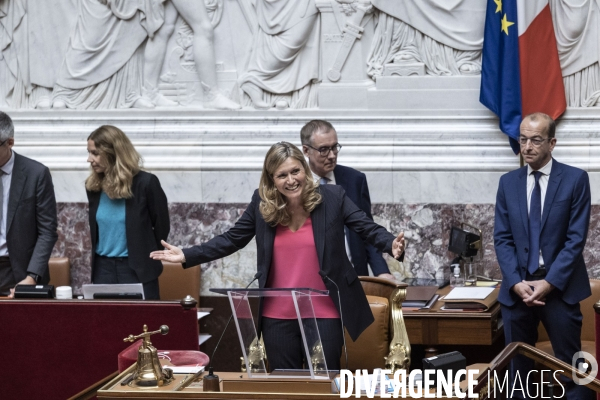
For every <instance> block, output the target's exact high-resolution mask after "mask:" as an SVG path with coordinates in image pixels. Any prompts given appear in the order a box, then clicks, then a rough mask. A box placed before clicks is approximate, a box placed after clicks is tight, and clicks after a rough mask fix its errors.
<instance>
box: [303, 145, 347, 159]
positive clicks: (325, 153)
mask: <svg viewBox="0 0 600 400" xmlns="http://www.w3.org/2000/svg"><path fill="white" fill-rule="evenodd" d="M305 146H307V147H310V148H311V149H313V150H316V151H318V152H319V155H320V156H321V157H327V156H328V155H329V152H330V151H332V152H333V154H337V153H339V152H340V150H341V149H342V145H341V144H339V143H336V144H334V145H333V146H331V147H319V148H318V149H315V148H314V147H312V146H311V145H309V144H305Z"/></svg>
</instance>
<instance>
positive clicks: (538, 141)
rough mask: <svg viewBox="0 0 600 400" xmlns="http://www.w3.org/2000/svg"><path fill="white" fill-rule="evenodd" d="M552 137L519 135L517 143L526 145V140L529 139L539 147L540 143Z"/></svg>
mask: <svg viewBox="0 0 600 400" xmlns="http://www.w3.org/2000/svg"><path fill="white" fill-rule="evenodd" d="M551 139H552V138H546V139H542V138H526V137H520V138H519V143H520V144H521V146H526V145H527V142H528V141H530V140H531V144H532V145H534V146H535V147H539V146H541V145H542V143H544V142H545V141H546V140H551Z"/></svg>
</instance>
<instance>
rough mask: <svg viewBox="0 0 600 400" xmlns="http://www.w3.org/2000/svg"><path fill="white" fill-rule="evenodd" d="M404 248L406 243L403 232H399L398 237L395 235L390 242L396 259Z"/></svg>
mask: <svg viewBox="0 0 600 400" xmlns="http://www.w3.org/2000/svg"><path fill="white" fill-rule="evenodd" d="M405 248H406V245H405V243H404V232H400V233H399V234H398V237H396V239H394V242H393V243H392V254H393V255H394V258H395V259H396V260H397V259H399V258H400V256H401V255H402V253H404V249H405Z"/></svg>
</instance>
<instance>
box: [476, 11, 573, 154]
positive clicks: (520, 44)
mask: <svg viewBox="0 0 600 400" xmlns="http://www.w3.org/2000/svg"><path fill="white" fill-rule="evenodd" d="M479 101H481V103H482V104H483V105H484V106H486V107H488V108H489V109H490V110H492V111H493V112H494V113H495V114H496V115H498V118H499V119H500V130H501V131H502V132H504V133H506V134H507V135H508V137H509V140H510V145H511V147H512V148H513V150H514V152H515V154H518V153H519V151H520V146H519V144H518V139H519V125H520V124H521V121H522V119H523V117H524V116H525V115H527V114H530V113H532V112H537V111H540V112H543V113H546V114H548V115H550V116H551V117H552V118H554V119H556V118H558V117H559V116H560V115H561V114H562V113H563V112H564V111H565V109H566V108H567V101H566V98H565V89H564V85H563V80H562V73H561V69H560V62H559V59H558V50H557V48H556V37H555V36H554V26H553V25H552V15H551V14H550V6H549V5H548V0H488V4H487V12H486V19H485V33H484V41H483V60H482V70H481V92H480V97H479Z"/></svg>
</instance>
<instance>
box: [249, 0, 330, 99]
mask: <svg viewBox="0 0 600 400" xmlns="http://www.w3.org/2000/svg"><path fill="white" fill-rule="evenodd" d="M252 3H253V5H254V7H251V6H250V5H249V4H248V0H240V6H241V7H242V10H243V11H244V14H245V17H246V20H247V21H248V23H249V24H250V26H251V29H252V31H253V32H254V41H253V45H252V49H251V53H250V57H249V63H248V67H247V69H246V72H245V73H244V74H242V76H240V78H239V80H238V82H239V84H240V87H241V89H242V90H243V91H244V92H245V93H246V94H247V95H248V96H249V98H250V99H251V101H252V104H253V105H254V107H255V108H257V109H267V108H271V107H273V106H275V105H277V107H278V108H286V107H287V106H290V107H292V108H308V107H316V87H313V86H315V85H316V82H317V81H318V80H319V36H320V34H319V25H318V23H317V21H318V18H319V14H318V10H317V8H316V6H315V4H314V0H253V1H252Z"/></svg>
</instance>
